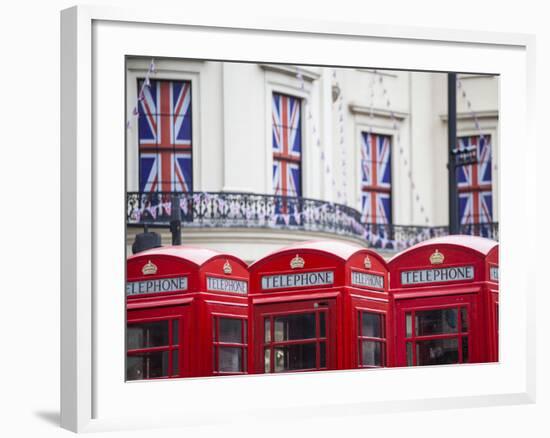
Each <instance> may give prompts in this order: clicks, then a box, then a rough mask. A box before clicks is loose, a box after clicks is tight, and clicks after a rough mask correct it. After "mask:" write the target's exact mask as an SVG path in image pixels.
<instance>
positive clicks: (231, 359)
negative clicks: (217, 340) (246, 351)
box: [218, 347, 243, 372]
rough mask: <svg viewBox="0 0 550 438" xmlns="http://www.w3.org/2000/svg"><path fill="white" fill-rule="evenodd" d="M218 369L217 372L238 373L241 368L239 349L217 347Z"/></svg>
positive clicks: (240, 352) (240, 351) (240, 350)
mask: <svg viewBox="0 0 550 438" xmlns="http://www.w3.org/2000/svg"><path fill="white" fill-rule="evenodd" d="M218 354H219V362H220V368H219V370H218V371H225V372H240V371H242V370H243V368H242V349H241V347H219V349H218Z"/></svg>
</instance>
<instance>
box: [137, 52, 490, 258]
mask: <svg viewBox="0 0 550 438" xmlns="http://www.w3.org/2000/svg"><path fill="white" fill-rule="evenodd" d="M149 61H150V59H129V60H128V61H127V108H128V113H130V112H131V109H132V108H133V106H134V104H135V102H136V97H137V96H136V94H137V85H136V79H137V78H138V77H143V75H144V74H145V72H146V70H147V66H148V64H149ZM155 63H156V67H157V73H156V74H155V75H154V76H153V78H166V79H190V80H191V81H192V93H193V102H192V105H193V174H194V175H193V184H194V190H196V191H237V192H253V193H273V188H272V170H271V169H272V152H271V95H272V93H273V92H274V91H276V92H283V93H287V94H291V95H295V96H298V97H301V98H302V99H303V107H302V137H303V143H302V148H303V150H302V190H303V195H304V196H305V197H310V198H316V199H322V200H327V201H335V202H340V203H346V204H348V205H350V206H353V207H355V208H357V209H360V173H359V172H360V167H359V166H360V146H359V145H360V135H361V132H362V131H365V130H369V129H370V130H372V132H373V133H378V134H386V135H390V136H391V137H392V190H393V192H392V202H393V205H392V210H393V223H395V224H402V225H446V224H447V223H448V199H447V198H448V185H447V183H448V176H447V167H446V164H447V130H446V129H447V127H446V113H447V76H446V75H445V74H442V73H432V72H405V71H387V70H376V71H374V70H370V69H355V68H349V69H337V70H336V74H335V75H334V72H333V69H331V68H318V67H299V68H296V67H295V66H277V65H261V64H247V63H228V62H225V63H221V62H211V61H187V60H158V59H157V60H156V61H155ZM297 72H300V74H301V77H302V79H300V78H299V77H297ZM459 79H460V82H461V88H460V89H459V90H458V94H457V99H458V106H457V111H458V135H473V134H476V133H478V130H477V129H476V128H475V124H474V119H473V114H474V113H475V114H476V117H477V119H478V122H479V125H480V130H481V132H483V133H484V134H490V135H491V136H492V140H493V166H494V169H493V170H494V172H493V193H494V196H493V198H494V201H493V202H494V215H495V218H496V220H498V197H499V190H498V172H497V166H496V165H497V162H498V77H492V76H481V75H459ZM336 83H337V84H338V86H339V88H340V92H341V101H340V100H337V101H336V102H333V101H332V87H333V85H334V84H336ZM462 91H465V93H466V98H463V97H462ZM468 100H469V101H470V107H468V104H467V101H468ZM340 103H341V104H342V109H341V110H340V109H339V108H340ZM388 103H389V105H388ZM309 114H311V117H309ZM340 115H341V116H342V121H340ZM130 117H131V116H130ZM340 126H342V127H343V138H344V144H341V143H340V139H341V132H340ZM317 139H319V140H320V146H317V144H316V143H317ZM322 153H323V154H324V157H325V159H324V161H323V160H322V159H321V154H322ZM127 157H128V158H127V183H128V190H129V191H134V190H137V189H138V148H137V124H136V123H132V124H131V127H130V129H129V130H128V135H127ZM327 165H328V166H329V167H330V173H328V174H327V173H326V167H327ZM409 172H410V175H411V177H410V178H409ZM344 180H345V183H344ZM411 180H412V181H413V182H414V189H413V188H412V185H411ZM417 198H418V199H417ZM421 207H423V209H424V211H421ZM242 232H244V233H246V230H242ZM270 249H272V248H270ZM256 253H257V251H256V252H254V256H255V255H256ZM248 258H249V257H248Z"/></svg>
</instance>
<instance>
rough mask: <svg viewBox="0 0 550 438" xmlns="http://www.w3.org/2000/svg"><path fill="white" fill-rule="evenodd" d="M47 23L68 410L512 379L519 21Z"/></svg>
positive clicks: (266, 402)
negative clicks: (56, 73)
mask: <svg viewBox="0 0 550 438" xmlns="http://www.w3.org/2000/svg"><path fill="white" fill-rule="evenodd" d="M61 43H62V120H63V126H62V417H61V418H62V426H63V427H66V428H68V429H71V430H74V431H97V430H107V429H112V428H145V427H151V426H155V427H161V426H177V425H190V424H207V423H208V422H210V423H211V422H212V418H213V417H214V418H215V419H216V420H215V421H216V422H224V421H230V420H231V421H235V419H239V418H242V419H244V418H250V417H251V416H261V417H265V418H275V416H276V415H281V414H285V413H286V414H291V415H292V416H293V417H295V418H300V417H303V418H306V417H310V416H311V415H327V413H330V414H329V415H341V414H343V413H344V412H349V410H350V409H353V410H354V411H355V412H357V413H368V412H384V411H390V410H411V409H419V407H418V402H419V401H421V406H422V409H429V408H430V407H435V406H437V407H441V406H445V407H464V406H485V405H489V404H495V405H497V404H511V403H528V402H529V401H531V400H532V397H533V393H532V391H533V382H534V373H533V367H534V364H533V357H532V354H533V351H532V349H533V345H532V343H530V342H529V341H528V340H529V336H531V335H532V331H533V318H532V316H533V313H534V312H533V309H532V305H531V304H530V301H529V296H530V293H532V292H530V290H529V287H528V285H529V284H530V277H529V275H530V274H529V273H530V268H529V262H528V260H527V258H526V257H525V256H522V254H525V253H526V252H528V250H529V248H530V247H531V246H532V245H533V242H532V241H531V240H532V239H533V234H531V233H528V234H525V235H524V234H520V233H516V232H514V230H517V229H521V228H522V227H525V226H529V227H533V228H534V227H535V223H534V218H526V217H525V216H524V215H521V214H520V213H519V212H520V211H523V210H524V209H525V208H528V206H529V205H530V203H533V202H534V199H535V197H534V190H533V186H534V179H533V178H532V175H531V176H529V175H528V170H527V169H528V166H527V164H528V157H529V154H530V152H531V151H532V150H533V149H534V143H533V142H532V141H531V140H532V138H531V137H530V136H531V135H532V134H531V131H530V129H529V123H528V118H529V116H530V115H531V112H532V111H533V100H532V97H533V95H532V93H533V90H532V88H530V86H531V85H530V80H531V74H532V72H531V69H532V66H533V54H532V44H533V43H532V40H531V39H530V38H529V37H527V36H523V35H507V34H492V33H484V32H471V33H467V32H452V31H446V30H432V29H419V28H401V27H396V28H388V27H376V26H372V25H368V26H367V25H363V24H361V23H357V24H354V25H349V24H346V25H345V26H344V25H340V24H338V23H315V22H303V23H299V24H297V23H295V22H292V24H289V23H285V22H280V21H277V20H272V21H270V20H266V21H265V22H257V21H254V22H252V21H251V22H246V21H245V20H243V21H242V22H237V21H234V20H228V21H227V22H223V23H219V22H205V21H204V20H203V19H199V18H193V17H192V16H185V17H179V16H178V15H177V14H176V15H174V14H173V13H170V14H168V13H166V14H164V13H160V12H159V13H155V14H153V15H150V14H148V13H144V14H143V15H141V14H140V13H137V12H135V11H125V10H117V9H108V8H107V9H104V8H99V9H97V8H90V7H77V8H76V7H75V8H71V9H68V10H66V11H63V12H62V41H61ZM518 144H521V145H522V147H521V150H519V149H518V148H517V145H518ZM501 245H503V247H502V248H500V246H501ZM501 271H502V275H501ZM443 365H445V366H443ZM259 400H261V403H259V402H258V401H259Z"/></svg>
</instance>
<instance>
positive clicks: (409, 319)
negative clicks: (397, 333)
mask: <svg viewBox="0 0 550 438" xmlns="http://www.w3.org/2000/svg"><path fill="white" fill-rule="evenodd" d="M405 321H406V326H407V335H406V336H407V338H410V337H411V336H412V316H411V314H410V313H407V314H405Z"/></svg>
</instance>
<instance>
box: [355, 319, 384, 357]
mask: <svg viewBox="0 0 550 438" xmlns="http://www.w3.org/2000/svg"><path fill="white" fill-rule="evenodd" d="M357 334H358V336H357V337H358V350H357V351H358V356H359V357H358V363H359V367H364V368H373V367H383V366H385V365H386V333H385V330H384V315H382V314H381V313H374V312H363V311H359V318H358V327H357Z"/></svg>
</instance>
